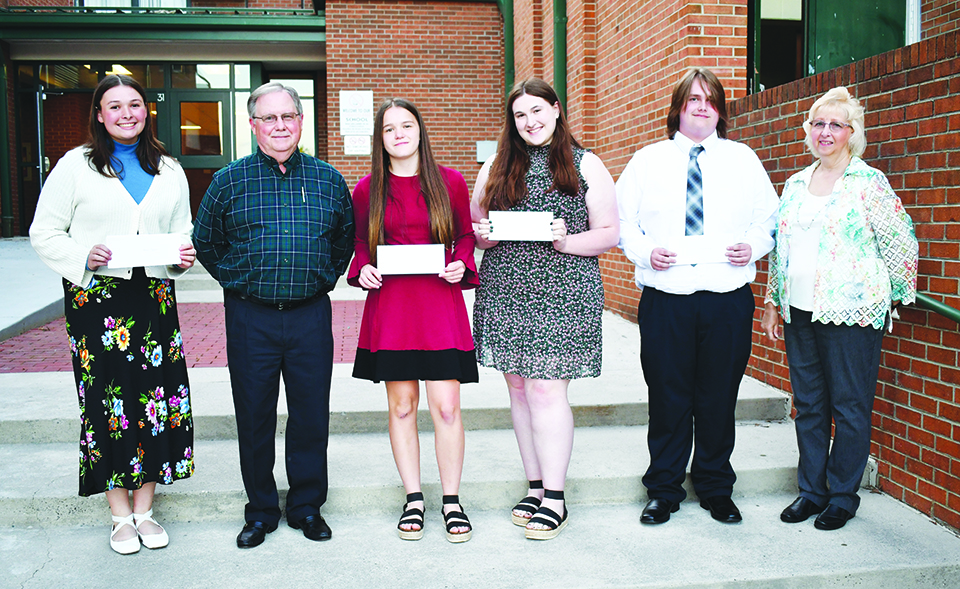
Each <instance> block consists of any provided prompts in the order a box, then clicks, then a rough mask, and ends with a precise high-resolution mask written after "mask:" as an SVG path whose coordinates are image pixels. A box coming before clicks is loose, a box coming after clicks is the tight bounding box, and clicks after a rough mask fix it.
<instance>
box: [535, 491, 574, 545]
mask: <svg viewBox="0 0 960 589" xmlns="http://www.w3.org/2000/svg"><path fill="white" fill-rule="evenodd" d="M543 498H544V499H559V500H561V501H563V491H551V490H550V489H545V490H544V491H543ZM567 515H568V512H567V503H566V501H564V503H563V517H560V516H559V515H557V513H556V512H555V511H553V510H552V509H548V508H546V507H542V506H541V507H540V509H538V510H537V513H536V514H534V516H533V517H532V518H530V522H529V523H528V524H527V525H528V526H529V525H530V524H541V525H543V526H546V527H545V528H543V529H531V528H529V527H528V528H527V529H526V530H525V534H526V536H527V539H528V540H550V539H552V538H556V537H557V536H558V535H559V534H560V530H562V529H563V528H565V527H566V525H567Z"/></svg>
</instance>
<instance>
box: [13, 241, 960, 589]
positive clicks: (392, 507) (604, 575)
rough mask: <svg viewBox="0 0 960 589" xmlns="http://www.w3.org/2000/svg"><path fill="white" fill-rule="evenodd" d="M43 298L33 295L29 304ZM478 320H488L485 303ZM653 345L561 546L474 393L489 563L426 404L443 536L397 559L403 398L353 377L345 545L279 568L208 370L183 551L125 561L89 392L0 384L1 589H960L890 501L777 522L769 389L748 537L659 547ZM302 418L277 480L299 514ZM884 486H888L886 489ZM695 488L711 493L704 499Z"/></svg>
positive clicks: (338, 417) (199, 284)
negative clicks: (447, 470) (849, 514)
mask: <svg viewBox="0 0 960 589" xmlns="http://www.w3.org/2000/svg"><path fill="white" fill-rule="evenodd" d="M0 269H3V270H4V273H3V277H4V278H3V279H4V285H3V288H2V290H0V294H2V297H3V298H2V299H0V305H2V306H3V310H4V312H6V313H7V315H8V316H9V317H10V319H5V321H7V322H8V323H9V324H10V325H11V326H16V327H11V328H8V329H9V331H8V333H11V334H13V333H15V332H16V331H17V330H23V329H24V328H28V327H31V326H35V325H36V324H38V323H39V324H42V323H45V322H46V321H49V319H48V318H47V317H48V316H45V315H43V312H44V309H55V310H56V313H55V314H54V316H56V315H57V314H59V313H60V312H62V303H61V302H60V297H62V289H61V287H60V279H59V277H57V276H56V275H54V274H53V273H52V272H51V271H49V270H47V269H46V267H45V266H43V265H42V263H41V262H40V261H39V260H38V259H36V256H35V254H33V251H32V249H30V247H29V243H28V242H27V241H26V240H0ZM24 284H26V285H27V286H26V287H25V290H24V289H23V288H21V289H19V290H16V291H14V289H13V288H12V286H14V285H16V286H18V287H20V286H22V285H24ZM31 284H34V286H30V285H31ZM44 285H46V287H45V286H44ZM363 296H364V293H363V292H362V291H361V290H360V289H355V288H351V287H348V286H346V285H345V284H343V283H341V284H339V285H338V287H337V288H336V289H334V291H333V292H332V293H331V298H332V299H334V300H335V301H336V300H340V301H344V300H360V299H362V298H363ZM466 298H467V302H468V304H469V305H472V302H473V298H472V292H468V293H467V297H466ZM177 299H178V301H179V302H181V303H218V302H220V301H222V290H220V289H219V287H218V286H217V285H216V283H215V282H213V280H212V279H211V278H210V277H209V275H208V274H206V272H204V271H203V269H202V268H197V269H195V270H191V271H190V272H189V273H188V274H187V275H186V276H184V277H183V278H181V279H180V280H178V282H177ZM48 312H49V311H48ZM31 323H32V324H33V325H31ZM4 325H6V323H5V324H4ZM211 329H212V328H211ZM217 329H220V330H222V326H218V327H217ZM213 335H214V334H212V333H211V336H213ZM17 341H19V340H17ZM638 344H639V334H638V330H637V326H636V325H635V324H633V323H631V322H629V321H626V320H625V319H623V318H621V317H618V316H616V315H613V314H612V313H609V312H606V313H604V315H603V372H602V375H601V376H600V377H599V378H596V379H583V380H577V381H574V382H573V383H572V384H571V386H570V401H571V405H572V407H573V410H574V415H575V420H576V423H577V433H576V436H575V442H574V451H573V457H572V460H571V464H570V469H569V472H568V477H567V487H566V492H567V499H568V505H569V509H570V518H571V519H570V525H569V526H568V527H567V529H566V530H564V532H563V533H562V534H561V535H560V536H559V537H558V538H557V539H555V540H552V541H550V542H534V541H527V540H525V539H524V537H523V531H522V530H521V529H520V528H518V527H516V526H513V525H512V524H511V523H510V519H509V517H508V515H509V509H510V506H512V505H513V504H514V503H515V502H516V500H517V499H519V498H520V497H521V496H522V494H523V493H524V491H525V483H524V481H523V469H522V466H521V463H520V457H519V452H518V450H517V447H516V441H515V439H514V435H513V432H512V431H511V423H510V416H509V399H508V395H507V393H506V387H505V386H504V383H503V379H502V377H501V376H500V375H499V374H498V373H497V372H496V371H493V370H489V369H485V368H481V369H480V382H479V383H477V384H470V385H465V386H464V387H463V390H462V398H461V404H462V407H463V416H464V423H465V426H466V428H467V430H468V431H467V434H466V458H465V462H464V472H463V477H462V484H461V487H460V494H461V497H462V501H463V505H464V508H465V510H466V511H467V513H468V515H469V516H470V519H471V521H472V522H473V525H474V535H473V539H471V541H470V542H467V543H466V544H463V545H451V544H449V543H448V542H447V541H446V540H445V538H444V535H443V527H442V520H441V517H440V515H439V513H438V512H439V509H440V505H439V503H440V501H439V499H440V494H441V491H440V486H439V477H438V473H437V467H436V463H435V460H434V458H433V453H434V446H433V442H434V440H433V436H432V434H431V433H430V430H431V422H430V418H429V416H428V415H427V413H426V401H424V400H423V399H421V412H420V418H419V423H420V427H421V435H420V446H421V464H422V466H423V474H422V477H423V490H424V493H425V495H426V497H427V502H426V503H427V514H426V525H425V536H424V539H423V540H421V541H419V542H404V541H402V540H400V539H398V538H397V534H396V522H397V517H398V516H399V513H400V506H401V505H402V502H403V490H402V486H401V484H400V481H399V476H398V475H397V471H396V467H395V464H394V461H393V457H392V454H391V450H390V443H389V439H388V435H387V433H386V423H387V415H386V409H387V406H386V396H385V394H384V389H383V385H382V384H381V385H377V384H373V383H369V382H366V381H360V380H357V379H354V378H352V377H351V370H352V365H351V364H349V363H341V364H336V365H335V367H334V375H333V386H332V390H331V408H332V411H331V437H330V447H329V457H330V491H329V496H328V500H327V503H326V504H325V505H324V508H323V513H324V514H325V516H326V517H327V520H328V521H329V523H330V525H331V527H332V528H333V540H331V541H330V542H324V543H316V542H310V541H308V540H305V539H304V538H303V536H302V535H301V534H300V533H299V532H296V531H294V530H292V529H290V528H288V527H287V526H286V523H285V521H281V527H280V529H279V530H277V531H276V532H274V533H273V534H271V535H270V536H269V537H268V538H267V541H266V542H265V543H264V545H263V546H260V547H258V548H255V549H252V550H239V549H237V548H236V544H235V538H236V534H237V532H238V531H239V530H240V527H241V525H242V523H243V506H244V503H245V502H246V497H245V494H244V492H243V485H242V482H241V480H240V472H239V456H238V451H237V444H236V422H235V419H234V415H233V404H232V398H231V393H230V382H229V373H228V370H227V369H226V368H222V367H209V368H192V369H191V370H190V381H191V383H190V384H191V395H192V400H193V406H194V414H195V428H196V440H197V441H196V444H195V447H196V455H197V472H196V474H195V475H194V476H193V477H192V478H190V479H189V480H186V481H181V482H178V483H176V484H175V485H173V486H170V487H162V488H161V489H159V490H158V491H159V492H158V495H157V499H156V501H155V504H154V506H155V510H156V515H157V517H158V518H159V519H160V520H161V521H162V522H163V523H164V524H165V525H166V527H167V529H168V531H169V533H170V537H171V543H170V546H169V547H168V548H166V549H163V550H159V551H149V550H146V549H143V550H141V552H140V553H139V554H136V555H131V556H126V557H121V556H119V555H116V554H114V553H113V552H112V551H111V550H110V547H109V544H108V542H107V537H108V532H109V510H108V508H107V504H106V501H105V499H104V498H103V497H102V496H99V497H88V498H84V497H78V496H77V494H76V488H77V487H76V484H77V466H76V460H77V458H76V456H77V454H76V452H77V446H76V443H77V442H76V440H77V435H78V427H77V417H76V392H75V388H74V384H73V375H72V373H71V372H69V371H63V372H29V373H6V374H0V474H3V475H4V476H0V522H2V524H0V572H2V573H3V574H0V587H21V588H47V587H68V588H74V587H80V588H86V587H97V588H99V587H107V586H113V585H116V584H118V583H120V584H123V583H130V582H133V583H136V584H137V585H138V586H142V587H170V586H171V585H173V586H176V587H237V586H267V587H338V588H339V587H346V588H363V589H366V588H369V587H395V586H398V585H412V586H416V587H428V588H433V587H437V588H441V587H442V588H460V587H464V588H467V587H470V588H472V587H503V588H512V587H518V588H526V587H530V586H545V587H563V588H566V587H570V588H577V589H579V588H601V587H603V588H606V587H609V588H625V587H638V588H639V587H645V588H666V587H702V588H738V589H739V588H749V589H754V588H755V589H761V588H763V589H766V588H784V589H788V588H789V589H794V588H799V587H803V588H819V587H851V586H870V587H874V588H879V589H902V588H904V587H936V588H952V589H956V588H958V587H960V582H958V581H957V579H960V539H958V538H957V536H956V532H955V531H954V530H951V529H948V528H945V527H942V526H940V525H936V524H934V523H933V522H931V521H930V519H929V518H927V517H925V516H923V515H921V514H919V513H918V512H916V511H914V510H913V509H911V508H909V507H907V506H905V505H904V504H902V503H901V502H899V501H896V500H895V499H893V498H891V497H889V496H886V495H883V494H880V493H876V492H871V491H869V490H867V489H864V490H863V491H861V496H862V500H863V501H862V505H861V508H860V511H859V512H858V513H857V517H856V518H855V519H854V520H852V521H851V522H850V523H849V524H848V525H847V526H846V527H845V528H843V529H842V530H839V531H837V532H830V533H824V532H819V531H817V530H815V529H814V528H813V524H812V522H806V523H804V524H797V525H788V524H783V523H781V522H780V521H779V518H778V514H779V512H780V510H781V509H783V507H784V506H785V505H787V504H789V503H790V502H791V501H792V500H793V498H794V497H795V493H796V463H797V449H796V438H795V435H794V428H793V424H792V422H791V421H790V420H789V419H788V418H787V415H788V411H789V403H788V399H787V397H786V396H785V395H784V394H783V393H782V392H780V391H777V390H774V389H772V388H770V387H768V386H765V385H764V384H763V383H760V382H758V381H756V380H754V379H750V378H745V379H744V381H743V384H742V386H741V390H740V399H739V401H738V403H737V416H738V423H737V433H736V435H737V445H736V448H735V452H734V456H733V458H732V462H733V465H734V467H735V468H736V470H737V474H738V481H737V485H736V487H735V488H734V499H735V500H736V501H737V503H738V505H739V506H740V508H741V510H742V512H743V515H744V521H743V523H742V524H739V525H734V526H730V525H723V524H719V523H717V522H714V521H713V520H711V519H710V517H709V515H708V514H707V512H705V511H704V510H702V509H701V508H700V507H699V505H698V503H697V501H696V499H694V498H692V494H691V499H690V500H688V501H685V502H684V503H683V504H682V507H681V510H680V511H679V512H678V513H676V514H674V516H673V517H672V518H671V520H670V522H668V523H666V524H664V525H661V526H652V527H651V526H641V525H640V524H639V523H638V519H639V516H640V510H641V508H642V503H643V500H644V499H645V497H644V495H645V493H644V491H643V486H642V483H641V477H642V474H643V472H644V469H645V467H646V464H647V463H648V462H649V458H648V455H647V451H646V444H645V438H646V426H645V424H646V422H647V402H646V399H647V391H646V386H645V384H644V381H643V376H642V373H641V369H640V363H639V345H638ZM16 345H21V344H19V343H18V344H16ZM282 399H283V396H282V395H281V406H280V408H279V413H280V415H279V424H278V437H277V439H276V450H277V452H276V454H277V462H276V466H275V469H274V471H275V475H276V478H277V482H278V486H279V487H280V491H281V501H282V497H283V496H284V495H285V489H286V480H285V464H284V463H285V461H284V440H283V438H282V437H281V436H282V434H283V431H284V426H285V423H286V408H285V405H284V404H283V402H282ZM865 477H867V478H865V482H868V480H869V478H868V477H869V472H868V473H866V474H865ZM687 488H688V491H691V492H692V488H691V487H690V484H689V479H688V481H687ZM121 580H122V581H121Z"/></svg>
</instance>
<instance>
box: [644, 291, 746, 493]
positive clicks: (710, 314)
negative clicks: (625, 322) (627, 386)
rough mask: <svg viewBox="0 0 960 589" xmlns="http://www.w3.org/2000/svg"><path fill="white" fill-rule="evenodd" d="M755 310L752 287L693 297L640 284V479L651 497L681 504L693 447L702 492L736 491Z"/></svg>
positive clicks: (696, 487)
mask: <svg viewBox="0 0 960 589" xmlns="http://www.w3.org/2000/svg"><path fill="white" fill-rule="evenodd" d="M754 309H755V305H754V301H753V293H752V292H751V291H750V286H749V285H744V286H742V287H741V288H739V289H737V290H734V291H731V292H727V293H715V292H710V291H698V292H695V293H693V294H689V295H673V294H669V293H665V292H662V291H658V290H656V289H653V288H649V287H647V288H644V289H643V296H642V297H641V298H640V306H639V308H638V311H637V319H638V323H639V324H640V364H641V366H642V367H643V376H644V379H645V380H646V382H647V389H648V391H649V398H650V425H649V430H648V435H647V445H648V446H649V448H650V466H649V468H647V472H646V474H645V475H644V476H643V484H644V486H645V487H646V488H647V494H648V495H649V496H650V498H652V499H667V500H670V501H674V502H680V501H683V499H684V498H685V497H686V491H684V489H683V481H684V479H685V478H686V467H687V463H688V462H689V460H690V452H691V449H693V465H692V467H691V469H690V476H691V478H692V480H693V487H694V490H695V491H696V493H697V496H698V497H700V498H701V499H706V498H709V497H719V496H730V494H731V493H732V491H733V483H734V482H735V481H736V479H737V477H736V474H734V472H733V467H732V466H731V465H730V455H731V454H732V453H733V445H734V438H735V431H734V425H735V417H734V415H735V412H736V406H737V392H738V391H739V389H740V381H741V380H742V379H743V371H744V369H746V367H747V360H749V358H750V348H751V333H752V322H753V312H754Z"/></svg>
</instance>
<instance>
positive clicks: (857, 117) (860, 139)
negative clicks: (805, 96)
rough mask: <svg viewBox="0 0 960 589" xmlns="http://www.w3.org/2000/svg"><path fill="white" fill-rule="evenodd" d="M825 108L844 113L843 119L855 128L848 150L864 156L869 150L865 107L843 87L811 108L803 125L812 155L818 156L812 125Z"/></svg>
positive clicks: (858, 155) (825, 95)
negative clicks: (811, 136)
mask: <svg viewBox="0 0 960 589" xmlns="http://www.w3.org/2000/svg"><path fill="white" fill-rule="evenodd" d="M824 108H827V109H836V110H838V111H840V112H841V113H843V118H844V119H846V122H847V123H849V124H850V126H851V127H853V133H852V134H851V135H850V140H849V141H847V149H848V150H850V155H855V156H857V157H860V156H862V155H863V151H864V150H865V149H866V148H867V136H866V134H865V132H864V129H863V107H862V106H860V101H859V100H857V99H856V98H854V97H853V96H851V95H850V92H849V91H848V90H847V89H846V88H844V87H843V86H837V87H836V88H833V89H831V90H830V91H829V92H827V93H826V94H824V95H823V96H821V97H820V98H818V99H817V101H816V102H814V103H813V106H811V107H810V114H809V115H807V120H806V121H804V123H803V130H804V131H806V132H807V139H806V144H807V149H809V150H810V153H812V154H813V155H817V152H816V151H814V148H813V141H812V140H811V139H810V128H811V123H812V122H813V121H814V120H815V119H816V116H817V113H818V112H820V110H821V109H824Z"/></svg>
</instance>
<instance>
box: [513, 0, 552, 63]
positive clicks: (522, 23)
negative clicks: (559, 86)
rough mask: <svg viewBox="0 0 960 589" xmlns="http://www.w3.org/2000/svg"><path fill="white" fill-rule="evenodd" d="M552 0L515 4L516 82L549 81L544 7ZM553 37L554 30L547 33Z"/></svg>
mask: <svg viewBox="0 0 960 589" xmlns="http://www.w3.org/2000/svg"><path fill="white" fill-rule="evenodd" d="M549 2H550V0H515V1H514V3H513V52H514V60H513V61H514V66H515V67H516V80H517V81H519V80H523V79H526V78H531V77H535V78H543V79H544V80H546V79H547V73H546V72H545V71H544V69H543V35H544V30H543V27H544V20H543V5H544V4H546V3H549ZM547 33H548V35H550V36H552V35H553V29H552V28H550V29H549V30H548V31H547Z"/></svg>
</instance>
